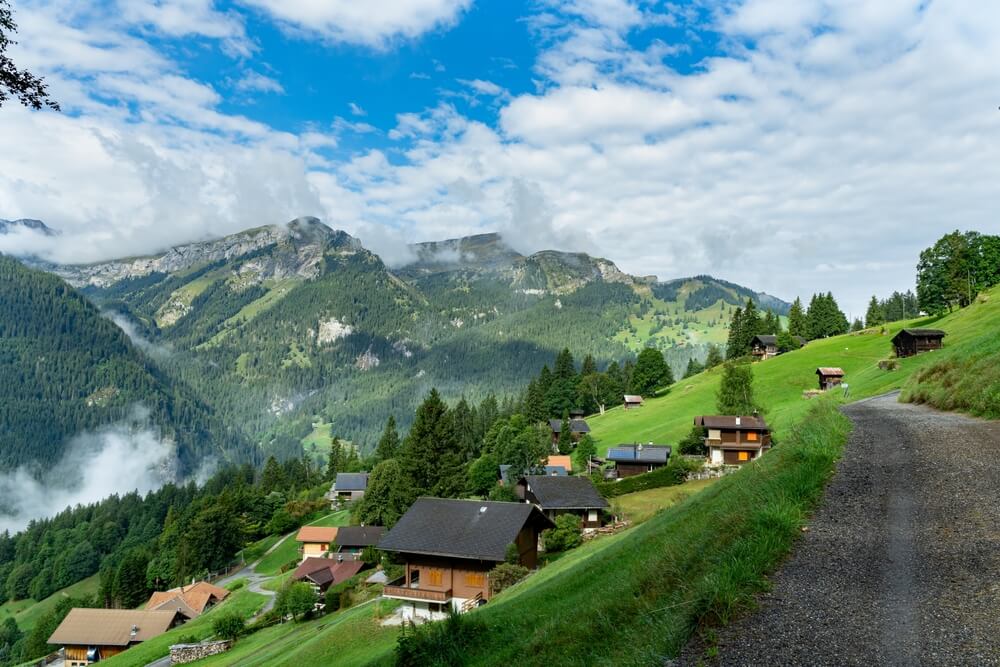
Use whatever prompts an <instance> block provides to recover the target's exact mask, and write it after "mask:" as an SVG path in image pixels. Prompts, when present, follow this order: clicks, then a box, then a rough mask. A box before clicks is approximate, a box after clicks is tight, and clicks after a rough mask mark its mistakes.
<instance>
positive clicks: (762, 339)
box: [750, 334, 806, 361]
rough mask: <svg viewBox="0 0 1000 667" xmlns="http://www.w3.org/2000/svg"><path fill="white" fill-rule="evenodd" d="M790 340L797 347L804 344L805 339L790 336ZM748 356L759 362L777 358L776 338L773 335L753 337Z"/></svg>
mask: <svg viewBox="0 0 1000 667" xmlns="http://www.w3.org/2000/svg"><path fill="white" fill-rule="evenodd" d="M792 339H793V340H794V341H795V342H796V343H797V344H798V346H799V347H802V346H803V345H805V344H806V339H805V338H803V337H802V336H792ZM750 354H752V355H753V356H754V357H756V358H757V359H760V360H761V361H763V360H764V359H770V358H771V357H776V356H778V355H779V354H781V352H780V351H779V350H778V337H777V336H775V335H773V334H760V335H758V336H754V337H753V340H751V341H750Z"/></svg>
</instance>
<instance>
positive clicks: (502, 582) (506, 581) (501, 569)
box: [489, 563, 528, 594]
mask: <svg viewBox="0 0 1000 667" xmlns="http://www.w3.org/2000/svg"><path fill="white" fill-rule="evenodd" d="M526 576H528V568H526V567H524V566H523V565H514V564H511V563H500V564H499V565H497V566H496V567H495V568H493V569H492V570H490V573H489V580H490V591H492V592H493V593H494V594H496V593H499V592H500V591H502V590H504V589H505V588H509V587H511V586H513V585H514V584H516V583H517V582H519V581H521V580H522V579H524V578H525V577H526Z"/></svg>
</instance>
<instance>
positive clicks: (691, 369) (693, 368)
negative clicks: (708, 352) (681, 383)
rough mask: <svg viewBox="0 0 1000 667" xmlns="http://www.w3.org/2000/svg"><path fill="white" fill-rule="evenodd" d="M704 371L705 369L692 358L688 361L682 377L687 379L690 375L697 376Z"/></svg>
mask: <svg viewBox="0 0 1000 667" xmlns="http://www.w3.org/2000/svg"><path fill="white" fill-rule="evenodd" d="M703 370H705V367H704V366H702V365H701V364H700V363H698V360H697V359H695V358H694V357H691V358H690V359H688V365H687V369H686V370H685V371H684V377H685V378H689V377H691V376H692V375H697V374H698V373H700V372H702V371H703Z"/></svg>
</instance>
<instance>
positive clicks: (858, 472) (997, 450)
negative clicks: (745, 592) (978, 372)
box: [677, 394, 1000, 666]
mask: <svg viewBox="0 0 1000 667" xmlns="http://www.w3.org/2000/svg"><path fill="white" fill-rule="evenodd" d="M896 401H897V396H896V395H895V394H891V395H887V396H880V397H877V398H874V399H869V400H866V401H861V402H858V403H855V404H852V405H849V406H847V407H845V408H844V413H845V414H846V415H847V416H848V417H849V418H850V419H851V421H852V422H853V423H854V431H853V433H852V434H851V437H850V440H849V441H848V444H847V447H846V449H845V451H844V458H843V459H842V460H841V461H840V463H839V464H838V469H837V473H836V475H835V476H834V478H833V479H832V480H831V482H830V484H829V485H828V486H827V490H826V494H825V496H824V499H823V501H822V503H821V505H820V507H819V509H818V510H817V512H816V513H815V515H814V516H813V518H812V521H811V522H810V524H809V530H808V532H806V533H805V534H804V536H803V539H802V540H801V541H800V542H799V543H798V544H797V545H796V548H795V550H794V552H793V554H792V555H791V557H790V558H789V560H788V561H787V562H786V563H785V564H784V565H783V566H782V567H781V568H780V569H779V570H778V572H776V573H775V575H774V576H773V578H772V583H773V588H772V590H771V591H770V592H769V593H767V594H765V595H763V596H761V598H760V600H759V602H760V604H759V607H758V609H757V610H756V611H755V612H754V613H752V614H751V615H749V616H747V617H746V618H744V619H742V620H740V621H738V622H736V623H734V624H732V625H730V626H728V627H726V628H723V629H722V630H720V632H719V642H718V657H717V658H716V659H712V660H705V663H706V664H719V665H768V666H777V665H838V666H839V665H866V666H867V665H1000V422H986V421H981V420H977V419H973V418H970V417H966V416H963V415H958V414H952V413H944V412H937V411H934V410H931V409H928V408H924V407H921V406H914V405H906V404H901V403H897V402H896ZM704 648H705V647H704V646H703V645H701V646H699V645H697V644H692V646H690V647H689V648H688V650H687V651H686V652H685V653H684V654H683V655H682V656H681V658H680V659H679V660H678V661H677V662H678V663H681V664H696V663H698V662H700V661H701V658H702V656H703V655H704V653H703V650H704Z"/></svg>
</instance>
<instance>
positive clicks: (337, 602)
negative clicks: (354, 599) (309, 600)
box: [323, 579, 354, 614]
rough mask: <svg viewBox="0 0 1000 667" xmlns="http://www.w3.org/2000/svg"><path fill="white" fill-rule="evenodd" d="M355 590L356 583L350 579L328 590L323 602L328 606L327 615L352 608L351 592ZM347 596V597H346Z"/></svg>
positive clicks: (326, 608)
mask: <svg viewBox="0 0 1000 667" xmlns="http://www.w3.org/2000/svg"><path fill="white" fill-rule="evenodd" d="M353 590H354V581H353V580H351V579H348V580H347V581H342V582H340V583H339V584H335V585H333V586H330V588H328V589H326V593H325V594H324V596H323V602H324V603H325V604H326V607H325V608H324V609H325V611H326V613H328V614H329V613H332V612H335V611H337V610H338V609H346V608H348V607H350V606H351V592H352V591H353ZM345 594H346V595H345ZM345 602H346V603H347V604H344V603H345Z"/></svg>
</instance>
